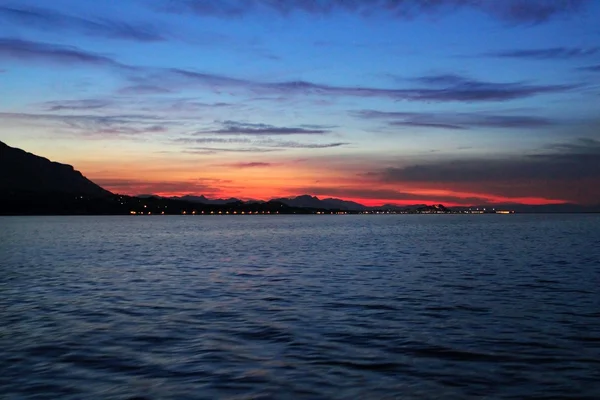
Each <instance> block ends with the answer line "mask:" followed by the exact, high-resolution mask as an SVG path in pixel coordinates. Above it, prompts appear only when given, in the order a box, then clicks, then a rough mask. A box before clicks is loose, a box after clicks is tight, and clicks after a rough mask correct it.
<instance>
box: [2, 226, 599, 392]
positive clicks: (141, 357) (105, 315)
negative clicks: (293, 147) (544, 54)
mask: <svg viewBox="0 0 600 400" xmlns="http://www.w3.org/2000/svg"><path fill="white" fill-rule="evenodd" d="M598 288H600V216H599V215H508V216H504V215H503V216H500V215H483V216H479V215H475V216H469V215H389V216H360V215H353V216H283V215H281V216H212V217H210V216H195V217H193V216H187V217H183V216H182V217H176V216H172V217H171V216H169V217H165V216H135V217H2V218H0V321H1V324H0V393H2V395H3V396H5V398H9V399H11V398H15V399H17V398H19V399H20V398H39V399H44V398H47V399H57V398H61V399H82V398H108V399H110V398H115V399H130V398H134V397H136V398H146V399H203V398H206V399H210V398H232V399H233V398H235V399H243V398H264V399H267V398H286V399H289V398H310V399H321V398H332V399H338V398H339V399H342V398H345V399H357V398H364V399H367V398H368V399H380V398H402V399H412V398H415V399H417V398H419V399H422V398H428V399H432V398H440V399H446V398H448V399H453V398H461V399H464V398H506V399H508V398H514V399H525V398H573V399H585V398H589V399H592V398H594V399H595V398H599V397H600V292H599V290H598Z"/></svg>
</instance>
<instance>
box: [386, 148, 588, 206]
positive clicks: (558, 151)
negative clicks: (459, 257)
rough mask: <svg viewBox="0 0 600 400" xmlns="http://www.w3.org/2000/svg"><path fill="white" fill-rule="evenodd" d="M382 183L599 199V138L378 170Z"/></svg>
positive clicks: (495, 192)
mask: <svg viewBox="0 0 600 400" xmlns="http://www.w3.org/2000/svg"><path fill="white" fill-rule="evenodd" d="M377 177H378V180H380V181H383V182H387V183H394V182H395V183H402V182H404V183H408V182H413V183H414V182H419V183H420V184H428V183H429V184H435V185H437V186H440V185H441V186H444V187H450V188H452V189H453V190H462V191H471V192H480V193H481V192H482V190H483V192H484V193H493V194H495V195H499V196H508V197H515V196H531V195H532V194H535V195H536V196H545V197H546V198H555V199H568V200H571V201H575V202H581V203H594V202H595V203H597V202H598V200H600V141H599V140H596V139H591V138H584V139H579V140H577V141H574V142H571V143H559V144H555V145H552V146H548V147H547V148H546V149H544V151H539V152H536V153H532V154H526V155H521V156H510V157H509V156H505V157H492V156H490V157H487V158H469V159H458V160H447V161H436V162H431V163H423V164H415V165H409V166H404V167H390V168H387V169H384V170H382V171H379V172H378V173H377Z"/></svg>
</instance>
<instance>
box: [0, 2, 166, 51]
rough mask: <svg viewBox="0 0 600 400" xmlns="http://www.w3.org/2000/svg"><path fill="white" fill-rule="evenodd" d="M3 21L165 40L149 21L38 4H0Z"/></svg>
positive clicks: (142, 39)
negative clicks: (76, 12)
mask: <svg viewBox="0 0 600 400" xmlns="http://www.w3.org/2000/svg"><path fill="white" fill-rule="evenodd" d="M0 20H4V21H5V23H6V22H8V23H14V24H17V25H26V26H28V27H34V28H37V29H40V30H45V31H67V32H68V31H70V32H76V33H80V34H84V35H90V36H101V37H105V38H111V39H125V40H134V41H139V42H156V41H163V40H166V38H165V36H164V35H163V34H162V33H161V32H159V30H158V29H157V28H156V27H154V26H152V25H149V24H145V25H142V24H132V23H128V22H123V21H117V20H114V19H108V18H93V19H92V18H83V17H79V16H71V15H67V14H62V13H59V12H57V11H54V10H49V9H42V8H35V7H25V6H12V7H11V6H0Z"/></svg>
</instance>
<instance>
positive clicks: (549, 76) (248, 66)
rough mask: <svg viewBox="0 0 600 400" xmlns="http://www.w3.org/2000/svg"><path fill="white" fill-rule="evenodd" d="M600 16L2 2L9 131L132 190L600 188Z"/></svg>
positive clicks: (362, 5) (357, 5)
mask: <svg viewBox="0 0 600 400" xmlns="http://www.w3.org/2000/svg"><path fill="white" fill-rule="evenodd" d="M431 4H434V6H432V5H431ZM599 20H600V2H597V1H585V0H570V1H569V0H563V1H558V0H557V1H552V0H539V1H538V0H505V1H502V2H500V1H493V0H468V1H459V0H440V1H438V2H420V1H411V0H396V1H394V0H379V1H378V0H374V1H358V0H354V1H348V0H346V1H342V0H330V1H325V0H323V1H319V0H314V1H308V0H306V1H300V0H282V1H267V0H265V1H260V0H248V1H242V0H222V1H210V0H156V1H142V0H122V1H119V2H115V1H109V0H100V1H88V0H79V1H77V0H60V1H52V2H48V1H43V0H19V1H11V0H4V1H0V92H1V93H3V96H2V97H1V98H0V119H1V120H2V124H1V125H0V140H2V141H5V142H6V143H7V144H9V145H11V146H15V147H21V148H24V149H25V150H28V151H31V152H34V153H36V154H40V155H43V156H46V157H48V158H51V159H53V160H58V161H61V162H65V163H70V164H73V165H75V167H76V168H77V169H79V170H81V171H82V172H83V173H84V174H85V175H86V176H88V177H90V178H91V179H92V180H94V181H96V182H98V183H100V184H101V185H104V186H106V187H107V188H108V189H110V190H112V191H115V192H120V193H129V194H136V193H141V192H152V193H159V194H165V195H168V194H173V195H175V194H187V193H190V194H198V195H199V194H205V195H207V196H209V197H220V196H227V197H229V196H237V197H241V198H257V197H260V198H269V197H276V196H289V195H295V194H302V193H310V194H316V195H319V196H321V197H328V196H333V197H344V198H351V199H355V200H359V201H363V202H366V203H370V204H376V203H382V202H388V203H389V202H392V203H414V202H415V201H422V202H444V203H447V204H470V203H475V202H479V203H493V202H521V203H549V202H562V201H573V202H580V203H594V202H596V203H597V202H600V190H599V189H597V188H596V187H597V186H600V167H599V165H600V141H599V140H600V117H599V115H600V113H599V112H598V111H600V110H599V108H600V107H599V104H600V102H599V101H598V100H599V99H600V85H599V83H600V79H599V78H600V28H599V27H598V23H597V21H599Z"/></svg>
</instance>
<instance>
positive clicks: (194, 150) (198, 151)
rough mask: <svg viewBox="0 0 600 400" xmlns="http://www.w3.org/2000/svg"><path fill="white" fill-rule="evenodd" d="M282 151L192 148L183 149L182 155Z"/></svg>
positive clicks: (250, 148)
mask: <svg viewBox="0 0 600 400" xmlns="http://www.w3.org/2000/svg"><path fill="white" fill-rule="evenodd" d="M281 150H283V149H278V148H264V147H192V148H189V149H185V150H183V151H182V153H185V154H197V155H211V154H217V153H271V152H274V151H281Z"/></svg>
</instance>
